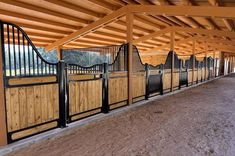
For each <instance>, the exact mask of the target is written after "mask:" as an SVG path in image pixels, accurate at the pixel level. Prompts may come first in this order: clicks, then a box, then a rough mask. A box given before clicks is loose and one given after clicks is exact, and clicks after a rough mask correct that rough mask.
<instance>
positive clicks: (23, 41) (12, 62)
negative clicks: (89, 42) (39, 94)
mask: <svg viewBox="0 0 235 156" xmlns="http://www.w3.org/2000/svg"><path fill="white" fill-rule="evenodd" d="M0 24H1V29H2V30H4V31H2V33H3V34H2V37H3V42H4V43H2V45H3V50H4V52H3V63H4V71H5V72H4V76H5V77H25V76H45V75H56V74H57V68H58V63H50V62H48V61H46V60H45V59H44V58H43V57H42V56H41V55H40V53H39V52H38V50H37V48H36V47H35V46H34V44H33V43H32V41H31V40H30V39H29V37H28V35H27V34H26V33H25V32H24V31H23V30H22V29H21V28H20V27H19V26H17V25H14V24H12V23H7V22H2V21H0Z"/></svg>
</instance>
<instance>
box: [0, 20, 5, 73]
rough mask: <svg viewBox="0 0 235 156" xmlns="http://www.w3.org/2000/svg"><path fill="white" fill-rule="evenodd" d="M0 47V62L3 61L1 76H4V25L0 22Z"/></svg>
mask: <svg viewBox="0 0 235 156" xmlns="http://www.w3.org/2000/svg"><path fill="white" fill-rule="evenodd" d="M0 31H1V33H0V44H1V45H0V47H1V48H2V60H3V69H4V71H3V76H4V77H5V76H6V59H5V58H6V57H5V43H4V24H3V23H2V22H1V21H0Z"/></svg>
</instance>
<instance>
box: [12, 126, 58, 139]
mask: <svg viewBox="0 0 235 156" xmlns="http://www.w3.org/2000/svg"><path fill="white" fill-rule="evenodd" d="M57 124H58V123H57V122H56V121H54V122H51V123H47V124H44V125H40V126H36V127H34V128H30V129H27V130H23V131H20V132H16V133H14V134H12V139H13V140H15V139H19V138H22V137H25V136H29V135H32V134H35V133H39V132H42V131H45V130H48V129H51V128H54V127H56V126H57Z"/></svg>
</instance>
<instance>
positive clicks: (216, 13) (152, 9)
mask: <svg viewBox="0 0 235 156" xmlns="http://www.w3.org/2000/svg"><path fill="white" fill-rule="evenodd" d="M234 10H235V7H207V6H206V7H205V6H154V5H127V6H123V7H122V8H120V9H118V10H116V11H114V12H113V13H111V14H109V15H107V16H104V17H103V18H101V19H99V20H97V21H95V22H93V23H91V24H89V25H87V26H85V27H83V28H81V29H79V30H77V31H75V32H73V33H71V34H70V35H68V36H66V37H64V38H61V39H59V40H57V41H55V42H54V43H52V44H50V45H48V46H47V47H46V50H47V51H49V50H52V49H54V48H56V47H58V46H61V45H64V44H67V43H69V42H71V41H73V40H76V39H77V38H79V37H81V36H84V35H86V34H88V33H89V32H93V31H95V30H97V29H99V28H101V27H105V26H106V25H107V24H108V23H111V22H113V21H115V20H117V19H119V18H120V17H122V16H124V15H126V14H128V13H149V14H154V15H167V16H173V15H174V16H188V17H191V16H196V17H218V18H223V19H229V18H231V19H235V11H234ZM166 29H169V28H166ZM176 29H178V30H179V31H185V30H186V29H188V30H187V32H195V31H197V32H198V33H200V32H202V31H207V30H205V29H200V30H199V28H196V30H189V29H192V28H184V27H179V28H177V27H176ZM161 31H163V30H160V32H159V33H161ZM164 31H167V30H164ZM175 31H176V30H175ZM159 33H158V34H159ZM210 33H211V32H210ZM229 33H231V32H229ZM217 34H218V33H217ZM221 34H223V35H225V36H229V35H226V34H227V32H226V31H224V33H222V32H221ZM230 36H233V35H230ZM233 37H234V36H233ZM145 38H148V37H145Z"/></svg>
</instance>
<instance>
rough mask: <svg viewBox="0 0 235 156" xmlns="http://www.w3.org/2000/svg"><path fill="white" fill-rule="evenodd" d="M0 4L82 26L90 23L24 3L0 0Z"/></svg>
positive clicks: (14, 0)
mask: <svg viewBox="0 0 235 156" xmlns="http://www.w3.org/2000/svg"><path fill="white" fill-rule="evenodd" d="M0 2H1V3H5V4H10V5H13V6H18V7H21V8H26V9H29V10H34V11H37V12H40V13H44V14H48V15H52V16H56V17H59V18H63V19H68V20H72V21H76V22H79V23H83V24H89V23H91V22H92V21H88V20H85V19H81V18H78V17H74V16H71V15H66V14H63V13H61V12H56V11H52V10H49V9H46V8H43V7H40V6H34V5H31V4H27V3H24V2H20V1H17V0H0Z"/></svg>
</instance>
